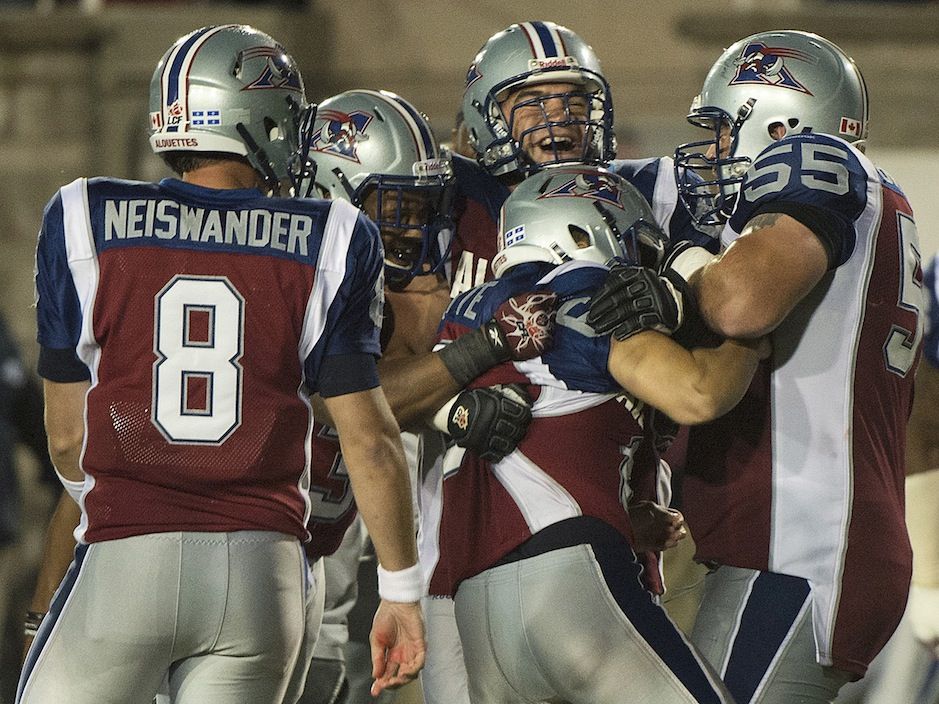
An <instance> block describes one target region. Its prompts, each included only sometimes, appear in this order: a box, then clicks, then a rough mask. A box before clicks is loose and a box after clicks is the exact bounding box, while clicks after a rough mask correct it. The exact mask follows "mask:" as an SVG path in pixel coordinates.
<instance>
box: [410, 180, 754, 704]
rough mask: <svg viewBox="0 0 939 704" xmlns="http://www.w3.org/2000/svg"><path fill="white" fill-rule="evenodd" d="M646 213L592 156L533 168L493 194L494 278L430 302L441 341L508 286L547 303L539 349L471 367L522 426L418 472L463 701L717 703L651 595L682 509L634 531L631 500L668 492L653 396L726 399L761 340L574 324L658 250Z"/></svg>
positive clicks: (706, 674)
mask: <svg viewBox="0 0 939 704" xmlns="http://www.w3.org/2000/svg"><path fill="white" fill-rule="evenodd" d="M652 219H653V216H652V212H651V209H650V208H649V206H648V204H647V203H646V202H645V200H644V199H643V198H642V196H641V195H640V194H639V193H638V191H636V190H635V189H634V188H632V187H631V186H630V185H629V184H628V183H627V182H626V181H625V180H624V179H622V178H620V177H618V176H616V175H615V174H612V173H610V172H608V171H605V170H603V169H598V168H596V167H587V166H569V165H559V166H556V167H554V168H552V169H546V170H544V171H542V172H539V173H536V174H535V175H533V176H530V177H529V178H528V179H526V180H525V181H524V182H523V183H521V184H519V186H518V187H517V188H516V189H515V191H514V192H513V194H512V195H511V196H510V197H509V198H508V199H507V200H506V202H505V204H504V205H503V209H502V217H501V227H500V229H501V231H502V246H501V247H500V251H499V253H498V254H497V256H496V257H495V259H494V260H493V263H492V265H493V272H494V274H495V275H496V277H497V278H496V279H495V280H494V281H491V282H488V283H486V284H483V285H482V286H480V287H478V288H475V289H472V290H470V291H468V292H466V293H464V294H461V295H460V296H458V297H457V298H456V299H454V301H453V302H452V304H451V305H450V307H449V309H448V311H447V313H446V315H445V318H444V324H443V326H442V328H441V333H440V338H441V344H442V345H447V344H453V343H452V341H453V340H458V339H460V337H461V336H462V335H465V334H471V332H470V331H472V330H473V329H475V328H476V326H477V325H478V322H477V321H479V320H485V319H487V318H488V317H489V313H490V312H491V311H493V310H495V309H496V308H497V307H499V306H500V305H501V304H502V302H503V301H505V300H506V299H507V298H509V297H510V296H513V295H514V296H517V295H518V293H519V292H522V291H533V292H534V293H532V294H530V295H531V296H539V295H540V296H541V297H549V298H550V297H557V299H558V301H559V308H558V314H557V316H558V320H557V327H556V330H555V339H554V346H553V347H552V348H551V349H549V350H547V351H545V352H544V353H543V354H542V355H540V356H539V357H537V358H535V359H532V360H531V361H528V362H519V363H514V364H503V365H500V366H498V367H495V368H493V369H492V370H491V371H490V372H488V373H486V374H484V375H483V376H482V377H481V378H480V379H479V380H477V381H476V382H474V383H475V384H493V383H502V384H519V385H522V386H523V388H525V390H526V391H527V392H528V393H529V394H530V395H531V396H532V397H533V398H534V399H535V401H534V406H533V409H532V412H533V421H532V423H531V425H530V426H529V429H528V433H527V435H526V436H525V438H524V439H523V440H522V441H521V443H520V444H519V446H518V447H517V448H516V450H515V451H513V452H512V453H510V454H509V455H507V456H506V457H505V458H504V459H502V460H500V461H496V462H486V461H484V460H482V459H481V458H479V457H478V456H476V455H475V454H474V453H473V452H472V451H468V450H464V449H462V448H453V449H451V450H449V451H448V453H447V455H446V457H445V460H444V464H443V466H442V468H441V471H442V472H443V476H444V481H443V496H442V497H439V496H438V497H436V503H435V502H434V501H433V500H432V499H433V498H434V497H432V496H430V492H429V491H428V487H427V485H426V484H425V485H424V486H423V487H422V496H423V497H424V498H425V499H428V501H426V502H425V504H423V505H422V514H421V522H422V531H421V541H422V545H421V555H422V561H423V560H424V559H425V556H426V555H430V554H435V555H436V560H435V561H434V563H433V564H430V565H425V569H427V568H433V576H432V586H431V592H432V593H439V594H453V595H455V608H456V619H457V623H458V626H459V633H460V637H461V640H462V643H463V649H464V655H465V663H466V668H467V672H468V675H469V690H470V700H471V701H480V702H495V701H498V702H532V701H559V702H560V701H563V702H570V703H575V702H584V703H585V704H586V703H588V702H589V703H591V704H598V703H601V702H609V703H612V702H623V701H656V702H685V703H688V704H690V703H691V702H726V701H729V698H727V697H726V695H725V693H724V692H723V688H722V685H721V684H720V682H719V680H718V679H717V678H716V676H713V675H712V673H711V672H710V671H709V669H708V668H707V667H706V666H705V665H703V662H702V661H701V660H700V659H699V658H698V656H697V654H696V653H695V651H694V649H693V648H691V647H689V645H688V644H687V642H686V641H685V640H684V638H683V637H682V635H681V634H680V632H679V631H678V629H677V628H676V627H675V626H674V624H672V622H671V621H670V620H669V619H668V617H667V616H666V614H665V612H664V610H662V608H661V607H660V606H659V605H658V604H657V603H655V601H654V599H653V595H652V594H651V593H650V591H652V592H659V591H660V590H661V582H660V581H659V572H658V569H657V568H656V565H655V561H654V559H651V558H652V557H653V556H652V555H649V554H646V552H647V551H655V550H660V549H662V548H663V547H667V546H669V545H672V544H674V543H675V542H676V540H677V539H678V538H679V537H680V535H676V533H680V531H681V530H682V526H681V523H680V520H678V521H676V522H675V523H672V524H670V525H669V524H666V525H665V526H664V527H662V528H664V529H662V530H660V531H658V532H657V533H653V534H651V535H650V534H648V533H647V532H645V531H641V530H640V528H641V527H642V526H640V525H639V524H638V522H636V523H634V522H633V519H634V517H635V516H636V512H635V511H634V508H635V507H636V504H642V505H643V506H644V507H645V508H651V510H653V511H663V512H664V511H665V510H664V509H663V508H662V506H663V505H665V504H667V497H663V496H661V495H660V494H659V490H660V484H661V483H662V480H663V477H661V476H660V467H661V465H660V463H659V461H658V456H657V453H656V449H655V445H656V437H655V435H654V432H653V431H652V429H651V428H652V423H651V418H652V416H653V415H654V414H655V413H656V412H657V411H655V410H653V406H655V408H657V409H660V410H661V411H664V412H666V413H668V414H669V415H670V416H672V417H673V418H675V419H676V420H677V421H679V422H682V423H700V422H703V421H706V420H710V419H712V418H714V417H716V416H718V415H720V414H722V413H724V412H726V411H727V410H729V409H730V408H731V407H732V406H733V405H734V404H735V403H736V402H737V401H738V400H739V399H740V398H741V397H742V396H743V394H744V392H745V391H746V388H747V386H748V383H749V381H750V379H751V377H752V375H753V373H754V371H755V370H756V368H757V363H758V361H759V359H760V358H761V357H762V356H765V355H766V354H767V353H768V346H767V344H766V342H765V341H753V342H744V343H738V342H734V341H727V342H724V343H723V344H721V345H720V346H719V347H716V348H714V349H694V350H691V351H688V350H686V349H684V348H682V347H681V346H679V345H678V344H677V343H675V342H674V341H672V340H670V339H668V338H667V337H665V336H663V335H661V334H659V333H656V332H645V333H642V335H638V336H634V337H633V338H630V339H628V340H626V341H624V342H620V341H611V339H610V337H609V336H600V335H597V334H595V333H594V332H593V331H592V330H591V329H590V327H589V326H587V324H586V322H585V317H586V314H587V303H588V301H589V298H590V294H591V293H592V292H593V290H594V288H595V287H596V286H598V285H599V284H600V283H602V282H603V280H604V279H605V276H606V274H607V269H606V267H605V266H604V265H605V264H607V263H609V262H610V261H612V260H614V258H616V259H622V260H626V261H631V262H635V263H639V262H640V261H644V262H646V263H647V264H650V265H654V264H655V263H656V262H657V261H659V260H660V258H661V255H662V251H663V249H664V242H665V236H664V234H663V233H661V231H660V230H658V228H657V227H655V226H654V225H652V224H650V223H651V221H652ZM514 314H515V315H516V316H517V317H519V318H520V319H521V317H522V316H523V315H524V314H525V310H524V303H523V304H522V305H519V306H517V308H516V310H515V311H514ZM666 379H667V382H665V383H663V380H666ZM445 413H446V417H447V423H448V424H452V423H454V422H456V423H458V422H459V419H460V418H461V416H462V415H463V414H464V409H463V408H462V406H461V404H460V403H459V400H458V401H457V402H456V403H455V404H453V405H452V406H448V407H446V411H445ZM666 484H667V480H666ZM441 498H442V500H441ZM431 508H435V509H436V511H432V510H431ZM425 509H426V510H425ZM425 541H428V542H432V543H433V546H432V547H433V548H435V549H429V548H428V547H427V546H426V545H424V544H423V543H424V542H425Z"/></svg>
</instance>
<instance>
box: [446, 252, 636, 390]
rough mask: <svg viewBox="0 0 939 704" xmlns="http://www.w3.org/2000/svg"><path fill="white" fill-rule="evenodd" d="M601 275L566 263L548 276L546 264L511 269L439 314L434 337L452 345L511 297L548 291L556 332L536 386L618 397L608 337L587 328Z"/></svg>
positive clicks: (578, 264) (582, 265) (594, 266)
mask: <svg viewBox="0 0 939 704" xmlns="http://www.w3.org/2000/svg"><path fill="white" fill-rule="evenodd" d="M548 271H550V272H551V273H549V274H547V276H546V275H545V274H546V272H548ZM606 274H607V269H606V268H605V267H603V266H600V265H599V264H591V263H586V262H569V263H567V264H563V265H561V266H559V267H557V268H554V269H553V271H552V265H550V264H522V265H520V266H517V267H514V268H513V269H512V270H511V271H510V272H509V273H508V274H506V275H505V276H503V277H501V278H499V279H496V280H495V281H489V282H487V283H485V284H483V285H482V286H477V287H476V288H473V289H470V290H469V291H467V292H465V293H463V294H461V295H460V296H458V297H457V298H455V299H454V300H453V301H452V302H451V304H450V307H449V308H448V309H447V312H446V313H445V314H444V318H443V321H442V322H441V327H440V332H439V337H440V339H443V340H447V339H450V340H452V339H454V338H455V337H457V336H458V335H459V334H460V331H464V330H466V329H467V328H469V329H473V328H478V327H480V326H481V325H483V324H484V323H485V322H486V321H487V320H489V319H490V318H491V317H492V316H493V314H494V313H495V311H496V309H497V308H498V307H499V306H500V305H502V303H504V302H505V301H506V300H508V299H509V298H511V297H512V296H514V295H516V294H519V293H524V292H528V291H538V290H545V291H553V292H554V293H556V294H557V295H558V300H559V305H558V315H557V327H556V328H555V333H554V343H553V345H552V347H551V349H549V350H548V351H546V352H545V353H544V354H543V355H542V356H541V362H540V363H541V364H543V365H544V367H545V368H546V370H547V373H548V374H547V376H541V375H540V374H536V376H537V377H538V378H537V379H536V382H537V383H543V384H544V385H555V386H562V387H564V388H568V389H574V390H578V391H591V392H596V393H615V392H618V391H621V390H622V389H621V388H620V386H619V385H618V384H617V383H616V381H615V380H614V379H613V377H612V376H610V373H609V370H608V362H609V356H610V338H609V336H608V335H604V336H598V335H597V334H596V333H595V332H594V331H593V328H591V327H590V326H589V325H588V324H587V311H588V308H589V302H590V295H591V293H593V291H594V290H595V289H596V288H597V287H599V285H600V284H601V283H602V282H603V280H604V279H605V278H606ZM552 378H553V381H552Z"/></svg>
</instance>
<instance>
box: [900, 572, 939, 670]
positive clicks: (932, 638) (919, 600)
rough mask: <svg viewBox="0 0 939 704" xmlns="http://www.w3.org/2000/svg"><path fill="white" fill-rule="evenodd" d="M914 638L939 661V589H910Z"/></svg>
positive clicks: (918, 586)
mask: <svg viewBox="0 0 939 704" xmlns="http://www.w3.org/2000/svg"><path fill="white" fill-rule="evenodd" d="M908 611H909V618H910V623H911V624H912V626H913V637H914V638H916V640H917V641H919V642H920V643H922V644H923V645H924V646H925V647H926V648H928V649H929V650H931V651H932V654H933V657H934V658H937V659H939V587H923V586H920V585H918V584H914V585H912V586H911V587H910V603H909V606H908Z"/></svg>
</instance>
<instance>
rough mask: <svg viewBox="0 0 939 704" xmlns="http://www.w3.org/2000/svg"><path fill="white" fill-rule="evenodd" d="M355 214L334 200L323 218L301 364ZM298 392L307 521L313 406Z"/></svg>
mask: <svg viewBox="0 0 939 704" xmlns="http://www.w3.org/2000/svg"><path fill="white" fill-rule="evenodd" d="M358 217H359V210H358V208H356V207H355V206H354V205H352V204H351V203H349V202H348V201H344V200H334V201H332V203H331V204H330V208H329V216H328V217H327V218H326V228H325V230H324V231H323V241H322V243H321V244H320V250H319V254H318V257H317V260H316V274H315V275H314V276H315V278H314V280H313V290H312V291H311V292H310V297H309V299H308V300H307V306H306V313H305V315H304V318H303V330H302V331H301V333H300V345H299V348H298V351H299V356H300V365H301V367H304V365H305V362H306V358H307V357H308V356H309V354H310V352H312V351H313V348H314V347H315V346H316V343H317V342H319V340H320V338H321V337H322V335H323V330H324V329H325V326H326V319H327V314H328V313H329V308H330V306H331V305H332V304H333V301H334V300H335V299H336V294H337V293H338V291H339V287H340V286H341V285H342V282H343V280H344V279H345V276H346V257H347V254H348V252H349V247H350V245H351V243H352V236H353V234H354V233H355V224H356V222H357V221H358ZM297 395H298V396H299V397H300V399H301V400H302V401H303V402H304V404H306V406H307V408H308V409H309V414H308V421H307V429H306V438H305V440H304V443H303V448H304V454H305V456H306V467H305V468H304V471H303V475H302V476H301V477H300V481H299V483H298V487H299V489H300V495H301V496H302V497H303V500H304V504H305V509H304V516H303V522H304V524H306V522H307V521H308V520H309V518H310V511H311V510H312V504H311V502H310V494H309V490H310V462H311V461H312V443H313V408H312V406H311V405H310V400H309V396H308V395H307V393H306V390H305V389H304V385H303V383H302V382H301V384H300V388H299V389H297Z"/></svg>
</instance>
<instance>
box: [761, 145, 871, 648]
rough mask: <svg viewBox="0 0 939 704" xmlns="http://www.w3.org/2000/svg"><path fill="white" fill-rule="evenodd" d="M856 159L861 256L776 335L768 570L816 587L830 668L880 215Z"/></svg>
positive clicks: (820, 637)
mask: <svg viewBox="0 0 939 704" xmlns="http://www.w3.org/2000/svg"><path fill="white" fill-rule="evenodd" d="M852 151H853V152H854V154H855V155H856V156H857V157H858V158H859V159H860V161H861V163H862V164H864V166H865V168H866V169H867V171H868V176H869V181H868V190H867V207H866V209H865V211H864V213H863V214H862V215H861V217H860V218H858V220H857V221H856V224H855V228H856V233H857V236H856V239H855V250H854V252H853V253H852V255H851V258H850V259H849V260H848V261H847V262H846V263H845V264H844V265H842V266H841V267H839V268H838V269H836V270H835V271H834V272H832V273H829V274H828V275H826V278H824V279H823V280H822V283H821V284H820V285H819V286H817V287H816V288H815V289H814V290H813V291H812V292H811V293H810V294H809V295H808V296H807V297H806V299H804V300H803V301H802V302H801V303H800V304H799V305H798V306H797V307H796V308H795V309H794V310H793V312H792V313H791V314H790V315H789V316H788V317H787V319H786V320H785V321H784V322H783V324H782V325H780V327H779V328H778V329H777V330H776V332H775V333H774V334H773V343H774V359H776V360H778V361H777V366H776V367H775V369H774V373H773V376H772V388H771V395H772V408H773V419H772V433H773V438H772V447H773V467H774V472H773V514H772V525H771V533H770V554H769V563H768V567H769V569H770V571H772V572H779V573H782V574H791V575H797V576H801V577H804V578H806V579H808V580H809V582H810V584H811V586H812V603H813V616H814V618H813V621H814V625H815V638H816V643H817V645H818V651H819V658H820V659H819V662H820V663H821V664H823V665H830V664H831V645H832V632H833V629H834V616H835V613H836V612H837V609H838V602H839V598H840V592H839V588H838V585H839V584H840V580H841V575H842V571H843V568H844V559H845V551H846V549H847V531H848V526H849V523H850V520H851V507H852V501H853V493H854V485H853V476H854V474H853V472H854V467H853V409H854V386H855V365H856V359H857V351H858V345H859V342H860V336H861V330H862V327H863V323H864V310H865V304H866V301H867V289H868V285H869V280H870V276H871V271H872V268H873V263H874V253H875V248H876V244H877V240H876V235H877V231H878V228H879V224H880V218H881V211H882V191H881V185H880V179H879V176H878V175H877V172H876V170H874V168H873V166H872V165H871V164H870V162H869V160H867V159H866V158H865V157H864V156H863V155H862V154H860V152H857V151H856V150H852ZM822 300H824V301H825V304H824V305H820V302H821V301H822ZM847 350H850V354H845V351H847ZM806 407H809V408H828V409H830V410H829V412H828V413H826V414H822V415H816V416H813V417H812V423H811V425H809V424H808V422H807V421H808V415H807V414H805V413H803V412H800V410H799V409H803V408H806ZM820 467H824V468H825V472H824V473H820V472H819V468H820ZM821 477H824V481H821ZM806 497H812V499H813V500H812V501H807V500H806ZM807 546H810V548H808V549H807ZM832 555H837V556H838V558H837V560H835V561H833V560H831V559H830V557H829V556H832Z"/></svg>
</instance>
